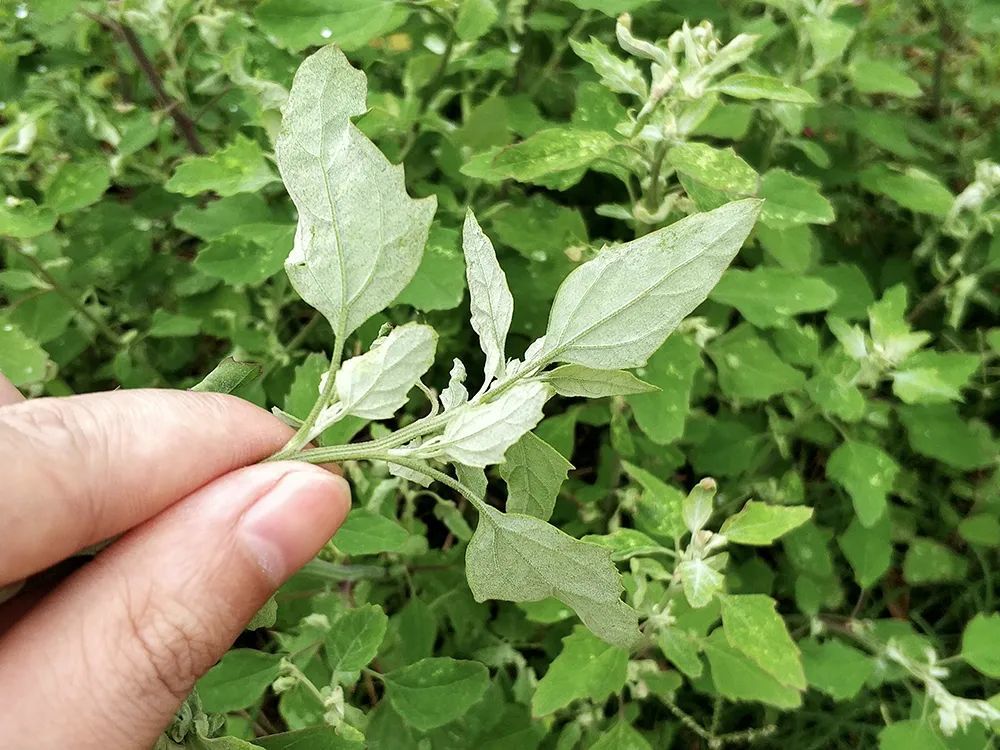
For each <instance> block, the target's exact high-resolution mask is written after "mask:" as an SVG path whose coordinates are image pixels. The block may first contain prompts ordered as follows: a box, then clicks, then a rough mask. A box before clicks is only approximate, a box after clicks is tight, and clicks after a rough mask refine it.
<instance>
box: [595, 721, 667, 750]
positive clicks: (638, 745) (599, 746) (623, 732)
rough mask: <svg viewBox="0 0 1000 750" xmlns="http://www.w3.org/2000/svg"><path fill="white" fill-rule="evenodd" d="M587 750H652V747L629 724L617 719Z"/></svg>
mask: <svg viewBox="0 0 1000 750" xmlns="http://www.w3.org/2000/svg"><path fill="white" fill-rule="evenodd" d="M589 750H653V747H652V745H650V744H649V743H648V742H646V739H645V738H644V737H643V736H642V735H641V734H639V733H638V732H637V731H636V730H635V729H634V728H633V727H632V725H631V724H629V723H628V722H627V721H625V720H624V719H619V720H618V721H617V723H616V724H615V725H614V726H613V727H611V729H609V730H608V731H606V732H604V733H603V734H602V735H601V736H600V738H598V740H597V742H595V743H594V744H593V745H591V746H590V748H589Z"/></svg>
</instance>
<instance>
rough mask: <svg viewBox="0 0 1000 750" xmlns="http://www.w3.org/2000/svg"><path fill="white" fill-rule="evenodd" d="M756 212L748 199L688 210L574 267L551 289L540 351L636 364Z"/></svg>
mask: <svg viewBox="0 0 1000 750" xmlns="http://www.w3.org/2000/svg"><path fill="white" fill-rule="evenodd" d="M759 210H760V202H759V201H757V200H752V199H751V200H743V201H737V202H735V203H730V204H727V205H725V206H723V207H722V208H718V209H716V210H714V211H709V212H707V213H702V214H695V215H693V216H689V217H687V218H685V219H681V220H680V221H678V222H677V223H675V224H672V225H670V226H669V227H665V228H664V229H660V230H658V231H656V232H652V233H651V234H648V235H646V236H644V237H641V238H639V239H637V240H633V241H632V242H627V243H625V244H623V245H619V246H617V247H614V248H609V249H606V250H604V251H603V252H601V253H600V254H599V255H598V256H597V257H596V258H595V259H594V260H592V261H590V262H588V263H585V264H584V265H582V266H580V267H579V268H577V269H576V270H575V271H573V273H571V274H570V275H569V276H568V277H567V278H566V280H565V281H564V282H563V284H562V286H560V287H559V291H558V292H557V293H556V297H555V300H554V301H553V303H552V310H551V312H550V314H549V324H548V329H547V331H546V334H545V346H544V349H543V351H542V355H541V356H542V357H543V358H544V359H547V360H548V361H557V362H571V363H574V364H579V365H586V366H587V367H596V368H600V369H609V370H610V369H615V368H619V367H626V368H627V367H639V366H640V365H642V364H644V363H645V361H646V360H647V359H648V358H649V355H651V354H652V353H653V352H654V351H656V349H657V348H659V346H660V345H661V344H662V343H663V341H664V340H665V339H666V337H667V336H669V335H670V333H671V332H672V331H673V330H674V329H675V328H676V327H677V325H678V324H679V323H680V322H681V320H683V319H684V317H685V316H686V315H687V314H688V313H690V312H691V311H692V310H693V309H694V308H695V307H697V306H698V305H699V304H700V303H701V302H702V301H703V300H704V299H705V297H706V296H707V295H708V292H709V291H710V290H711V289H712V287H713V286H714V285H715V283H716V281H718V279H719V277H720V276H721V275H722V272H723V271H724V270H725V268H726V266H728V265H729V263H730V262H731V261H732V259H733V257H734V256H735V255H736V253H737V252H738V251H739V249H740V246H741V245H742V244H743V241H744V240H745V239H746V237H747V235H748V234H749V233H750V230H751V229H752V228H753V224H754V221H755V220H756V218H757V214H758V212H759ZM637 268H642V269H643V273H641V274H637V273H635V269H637Z"/></svg>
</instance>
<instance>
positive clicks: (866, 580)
mask: <svg viewBox="0 0 1000 750" xmlns="http://www.w3.org/2000/svg"><path fill="white" fill-rule="evenodd" d="M837 541H838V543H839V544H840V549H841V551H843V553H844V557H846V558H847V562H849V563H850V565H851V569H852V570H853V571H854V580H855V581H857V582H858V585H859V586H860V587H861V588H864V589H868V588H871V587H872V586H873V585H874V584H875V583H877V582H878V581H879V580H880V579H881V578H882V576H883V575H885V572H886V571H887V570H888V569H889V564H890V563H891V562H892V538H891V536H890V524H889V516H888V514H886V515H883V516H882V517H881V518H880V519H879V520H878V521H876V522H875V524H873V525H872V526H871V527H870V528H865V526H864V525H862V523H861V521H860V519H858V518H855V519H853V520H852V521H851V523H850V525H849V526H848V527H847V531H845V532H844V533H843V534H841V536H840V538H839V539H838V540H837Z"/></svg>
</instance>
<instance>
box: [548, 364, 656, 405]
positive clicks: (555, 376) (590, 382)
mask: <svg viewBox="0 0 1000 750" xmlns="http://www.w3.org/2000/svg"><path fill="white" fill-rule="evenodd" d="M544 381H545V382H546V383H547V384H548V385H550V386H551V387H552V389H553V390H554V391H555V392H556V393H558V394H559V395H560V396H583V397H584V398H604V397H605V396H623V395H628V394H635V393H649V392H650V391H656V390H657V388H656V386H655V385H650V384H649V383H645V382H643V381H641V380H639V378H637V377H635V375H633V374H632V373H630V372H627V371H625V370H595V369H593V368H591V367H584V366H583V365H562V366H560V367H557V368H555V369H554V370H549V371H548V372H546V373H544Z"/></svg>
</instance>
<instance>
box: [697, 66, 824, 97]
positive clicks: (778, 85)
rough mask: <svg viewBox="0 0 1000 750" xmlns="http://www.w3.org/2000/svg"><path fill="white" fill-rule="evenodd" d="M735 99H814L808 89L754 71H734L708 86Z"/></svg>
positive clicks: (711, 89)
mask: <svg viewBox="0 0 1000 750" xmlns="http://www.w3.org/2000/svg"><path fill="white" fill-rule="evenodd" d="M709 90H710V91H718V92H719V93H721V94H728V95H729V96H733V97H736V98H737V99H751V100H752V99H769V100H771V101H773V102H788V103H790V104H815V103H816V100H815V99H814V98H813V95H812V94H810V93H809V92H808V91H805V90H803V89H800V88H798V87H796V86H792V85H791V84H789V83H785V82H784V81H782V80H781V79H780V78H774V77H773V76H763V75H757V74H755V73H736V74H734V75H731V76H729V77H728V78H725V79H723V80H722V81H719V82H718V83H716V84H713V85H712V86H711V87H709Z"/></svg>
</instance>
